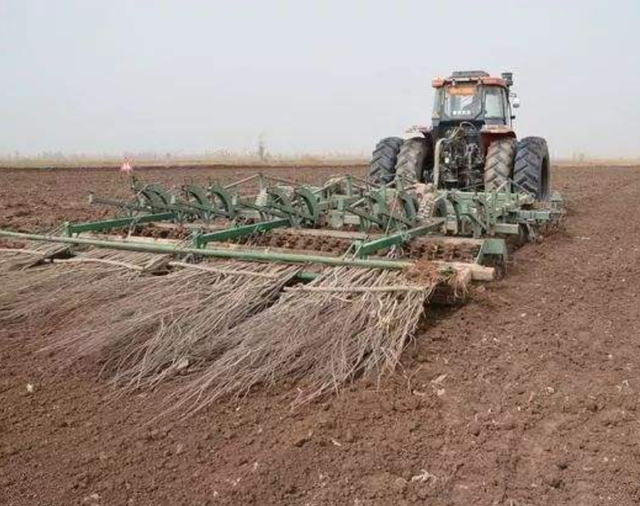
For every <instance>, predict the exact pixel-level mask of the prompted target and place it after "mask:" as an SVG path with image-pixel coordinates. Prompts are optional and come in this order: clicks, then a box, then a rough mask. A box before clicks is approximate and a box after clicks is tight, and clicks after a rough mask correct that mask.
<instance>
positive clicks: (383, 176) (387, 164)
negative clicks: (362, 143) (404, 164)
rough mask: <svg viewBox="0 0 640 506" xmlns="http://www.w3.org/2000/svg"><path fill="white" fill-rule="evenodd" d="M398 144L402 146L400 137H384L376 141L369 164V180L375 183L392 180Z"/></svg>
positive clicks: (398, 148)
mask: <svg viewBox="0 0 640 506" xmlns="http://www.w3.org/2000/svg"><path fill="white" fill-rule="evenodd" d="M400 146H402V139H401V138H400V137H385V138H384V139H382V140H381V141H380V142H378V144H377V145H376V149H374V150H373V155H372V157H371V164H370V165H369V180H371V181H372V182H373V183H376V184H387V183H390V182H391V181H393V178H394V176H395V173H396V162H397V161H398V152H399V151H400Z"/></svg>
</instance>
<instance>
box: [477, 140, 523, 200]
mask: <svg viewBox="0 0 640 506" xmlns="http://www.w3.org/2000/svg"><path fill="white" fill-rule="evenodd" d="M517 146H518V143H517V142H516V140H515V139H512V138H504V139H496V140H495V141H493V142H492V143H491V144H489V148H488V149H487V158H486V160H485V162H484V189H485V190H497V189H498V188H499V187H500V186H501V185H503V184H504V183H506V182H507V181H509V178H510V177H511V174H512V173H513V167H514V159H515V156H516V148H517Z"/></svg>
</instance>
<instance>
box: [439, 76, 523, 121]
mask: <svg viewBox="0 0 640 506" xmlns="http://www.w3.org/2000/svg"><path fill="white" fill-rule="evenodd" d="M512 83H513V81H512V78H511V74H507V73H505V74H503V76H502V77H491V76H489V74H487V73H486V72H483V71H466V72H454V73H453V75H452V76H451V77H449V78H447V79H435V80H434V81H433V87H434V88H435V89H436V93H435V100H434V105H433V114H432V118H433V126H434V128H437V127H438V126H439V124H440V123H443V126H444V124H449V125H450V124H456V123H460V122H462V121H465V122H471V123H473V124H474V125H476V126H482V125H503V126H507V127H510V126H511V118H512V114H511V107H512V105H513V106H514V107H517V106H518V103H517V101H516V102H514V103H513V104H511V103H510V100H509V99H510V94H509V87H510V86H511V84H512Z"/></svg>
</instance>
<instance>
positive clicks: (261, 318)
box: [170, 268, 439, 412]
mask: <svg viewBox="0 0 640 506" xmlns="http://www.w3.org/2000/svg"><path fill="white" fill-rule="evenodd" d="M438 282H439V274H438V273H437V271H435V270H433V271H432V273H431V277H430V279H429V280H428V281H427V279H426V277H425V276H423V279H422V280H421V284H420V285H418V286H416V285H415V283H407V280H406V278H405V277H404V275H403V274H402V273H398V272H390V271H378V270H363V269H357V268H356V269H354V268H336V269H330V270H328V271H327V272H325V274H323V275H322V276H321V277H319V278H317V279H316V280H315V281H314V282H312V283H310V284H309V285H307V286H305V287H301V288H294V289H288V290H287V292H286V293H285V294H284V295H283V296H282V297H281V298H280V300H279V301H278V303H276V304H274V305H273V306H271V307H270V308H268V309H266V310H265V311H263V312H261V313H259V314H257V315H256V316H254V317H253V318H251V319H249V320H247V321H246V322H244V323H243V324H241V325H239V326H237V327H236V328H234V329H232V330H231V331H229V332H228V333H226V334H224V335H221V336H219V337H217V338H216V339H213V340H211V341H210V342H208V346H207V347H206V348H205V349H202V350H201V352H202V353H204V356H202V357H200V361H201V362H206V361H209V365H208V366H207V367H206V369H204V370H203V371H202V373H201V374H200V376H199V377H198V378H197V379H195V380H194V381H193V382H192V383H190V384H189V385H187V386H186V387H184V388H183V389H180V390H179V391H178V392H176V393H175V394H174V395H173V396H172V397H171V398H170V401H171V403H172V404H173V407H172V408H171V409H186V411H187V412H192V411H194V410H198V409H200V408H202V407H203V406H205V405H207V404H209V403H211V402H213V401H215V400H216V399H219V398H220V397H223V396H227V395H243V394H246V393H247V392H248V391H249V390H250V389H251V388H252V387H254V386H256V385H258V384H264V385H267V386H271V385H274V384H276V382H278V381H281V380H284V379H294V380H299V388H298V390H297V392H298V394H297V395H296V398H295V399H294V401H293V402H294V404H295V403H301V402H306V401H309V400H311V399H313V398H315V397H317V396H319V395H321V394H323V393H325V392H327V391H330V390H337V389H338V388H339V387H340V386H341V385H343V384H344V383H345V382H348V381H351V380H352V379H354V378H356V377H357V376H359V375H363V374H364V375H368V374H373V375H376V376H379V375H380V374H381V373H383V372H384V371H387V370H389V369H393V368H394V367H395V366H396V365H397V363H398V360H399V357H400V354H401V352H402V350H403V349H404V347H405V345H406V343H407V340H408V339H409V338H410V336H411V335H412V333H413V331H414V330H415V328H416V325H417V323H418V321H419V319H420V316H421V315H422V312H423V309H424V304H425V301H426V300H427V299H428V297H429V296H430V294H431V293H432V292H433V290H434V289H435V287H436V285H437V284H438Z"/></svg>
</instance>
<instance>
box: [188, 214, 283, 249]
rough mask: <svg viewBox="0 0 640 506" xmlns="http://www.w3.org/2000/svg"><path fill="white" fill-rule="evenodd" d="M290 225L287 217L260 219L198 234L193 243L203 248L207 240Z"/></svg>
mask: <svg viewBox="0 0 640 506" xmlns="http://www.w3.org/2000/svg"><path fill="white" fill-rule="evenodd" d="M290 225H291V223H290V221H289V219H282V220H273V221H261V222H259V223H253V224H251V225H242V226H240V227H234V228H227V229H225V230H221V231H219V232H211V233H208V234H200V235H197V236H196V237H195V240H194V243H195V246H196V248H203V247H204V246H206V245H207V243H209V242H214V241H229V240H231V239H238V238H239V237H244V236H247V235H252V234H258V233H261V232H268V231H269V230H273V229H274V228H284V227H288V226H290Z"/></svg>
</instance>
